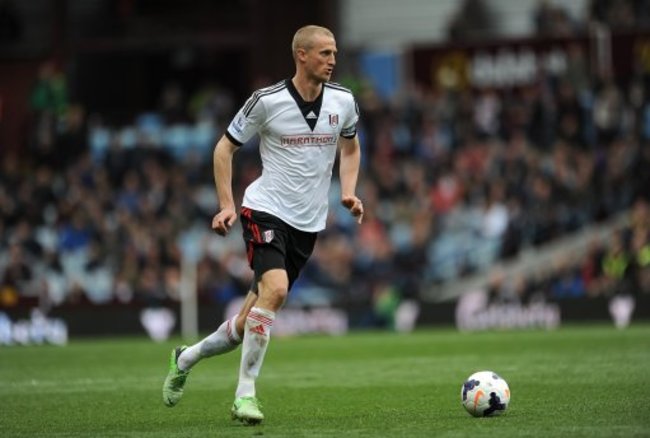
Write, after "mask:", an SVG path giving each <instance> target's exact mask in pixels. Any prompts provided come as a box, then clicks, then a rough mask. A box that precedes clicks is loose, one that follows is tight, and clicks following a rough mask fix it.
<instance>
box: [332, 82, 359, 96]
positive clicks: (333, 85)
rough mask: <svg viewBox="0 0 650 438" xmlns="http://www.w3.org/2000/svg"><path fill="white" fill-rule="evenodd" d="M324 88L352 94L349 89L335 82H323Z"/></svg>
mask: <svg viewBox="0 0 650 438" xmlns="http://www.w3.org/2000/svg"><path fill="white" fill-rule="evenodd" d="M325 86H326V87H329V88H333V89H335V90H339V91H345V92H346V93H350V94H352V91H350V89H349V88H345V87H344V86H343V85H341V84H339V83H336V82H325Z"/></svg>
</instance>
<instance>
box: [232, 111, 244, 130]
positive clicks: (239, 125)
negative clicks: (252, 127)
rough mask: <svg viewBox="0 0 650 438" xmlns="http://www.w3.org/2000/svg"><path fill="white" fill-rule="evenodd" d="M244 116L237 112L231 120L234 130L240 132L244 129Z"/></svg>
mask: <svg viewBox="0 0 650 438" xmlns="http://www.w3.org/2000/svg"><path fill="white" fill-rule="evenodd" d="M244 123H245V118H244V116H242V115H241V114H238V115H237V117H235V120H234V121H233V124H232V127H233V129H234V130H235V131H237V132H238V133H239V134H241V133H242V132H243V131H244Z"/></svg>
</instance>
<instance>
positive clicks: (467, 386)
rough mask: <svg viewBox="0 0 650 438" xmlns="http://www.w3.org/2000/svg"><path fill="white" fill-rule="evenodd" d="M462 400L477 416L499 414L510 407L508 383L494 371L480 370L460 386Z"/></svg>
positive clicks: (466, 408)
mask: <svg viewBox="0 0 650 438" xmlns="http://www.w3.org/2000/svg"><path fill="white" fill-rule="evenodd" d="M460 401H461V403H462V404H463V407H464V408H465V410H467V412H469V413H470V414H472V415H473V416H475V417H488V416H490V415H498V414H500V413H502V412H503V411H505V410H506V409H507V408H508V403H510V388H509V387H508V383H506V381H505V380H503V379H502V378H501V377H499V375H498V374H496V373H494V372H492V371H479V372H477V373H474V374H472V375H471V376H469V377H468V378H467V380H466V381H465V383H463V386H462V387H461V388H460Z"/></svg>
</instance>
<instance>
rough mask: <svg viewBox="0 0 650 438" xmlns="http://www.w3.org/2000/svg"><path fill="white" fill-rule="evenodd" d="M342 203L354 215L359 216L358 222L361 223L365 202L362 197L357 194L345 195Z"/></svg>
mask: <svg viewBox="0 0 650 438" xmlns="http://www.w3.org/2000/svg"><path fill="white" fill-rule="evenodd" d="M341 204H343V206H344V207H345V208H347V209H348V210H350V213H352V216H354V217H356V218H357V223H358V224H360V223H361V222H362V221H363V203H362V202H361V199H359V198H357V197H356V196H344V197H343V198H342V199H341Z"/></svg>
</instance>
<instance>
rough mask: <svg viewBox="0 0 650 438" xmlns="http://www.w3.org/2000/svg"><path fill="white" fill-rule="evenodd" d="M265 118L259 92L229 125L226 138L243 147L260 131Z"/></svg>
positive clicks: (254, 94) (247, 102)
mask: <svg viewBox="0 0 650 438" xmlns="http://www.w3.org/2000/svg"><path fill="white" fill-rule="evenodd" d="M264 117H265V112H264V105H263V103H262V102H261V99H260V96H259V92H255V93H253V95H252V96H251V97H250V98H249V99H248V100H247V101H246V103H245V104H244V106H242V107H241V108H240V110H239V111H238V112H237V114H236V115H235V117H234V118H233V119H232V121H231V122H230V125H228V129H227V130H226V136H227V137H228V138H229V139H230V141H232V142H233V143H234V144H236V145H238V146H241V145H242V144H244V143H246V142H247V141H248V140H250V139H251V138H252V137H253V136H254V135H255V134H256V133H257V132H258V131H259V129H260V126H262V123H263V120H264Z"/></svg>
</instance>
